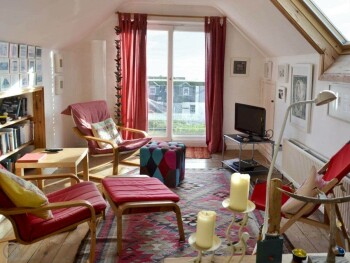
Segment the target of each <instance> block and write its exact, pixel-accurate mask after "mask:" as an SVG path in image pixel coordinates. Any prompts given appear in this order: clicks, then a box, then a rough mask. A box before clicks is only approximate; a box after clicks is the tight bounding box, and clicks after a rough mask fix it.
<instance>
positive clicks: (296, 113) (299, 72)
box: [290, 64, 313, 133]
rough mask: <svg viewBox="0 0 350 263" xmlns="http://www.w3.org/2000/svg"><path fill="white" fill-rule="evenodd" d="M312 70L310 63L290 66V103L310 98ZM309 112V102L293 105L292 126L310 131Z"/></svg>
mask: <svg viewBox="0 0 350 263" xmlns="http://www.w3.org/2000/svg"><path fill="white" fill-rule="evenodd" d="M312 72H313V66H312V64H295V65H293V66H292V74H291V76H292V77H291V80H292V88H291V96H290V97H291V102H290V103H291V104H292V103H295V102H298V101H304V100H311V94H312ZM310 114H311V105H310V104H302V105H295V106H294V107H293V108H292V109H291V118H290V121H291V123H292V124H293V125H294V126H296V127H298V128H299V129H301V130H303V131H305V132H307V133H308V132H309V131H310Z"/></svg>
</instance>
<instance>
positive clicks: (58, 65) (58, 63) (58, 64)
mask: <svg viewBox="0 0 350 263" xmlns="http://www.w3.org/2000/svg"><path fill="white" fill-rule="evenodd" d="M53 58H54V68H55V73H62V72H63V58H62V55H61V54H59V53H55V54H54V57H53Z"/></svg>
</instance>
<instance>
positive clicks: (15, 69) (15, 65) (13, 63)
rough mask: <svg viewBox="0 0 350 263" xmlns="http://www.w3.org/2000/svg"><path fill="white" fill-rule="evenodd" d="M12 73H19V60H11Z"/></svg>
mask: <svg viewBox="0 0 350 263" xmlns="http://www.w3.org/2000/svg"><path fill="white" fill-rule="evenodd" d="M10 73H11V74H14V73H17V74H18V73H19V60H18V58H11V59H10Z"/></svg>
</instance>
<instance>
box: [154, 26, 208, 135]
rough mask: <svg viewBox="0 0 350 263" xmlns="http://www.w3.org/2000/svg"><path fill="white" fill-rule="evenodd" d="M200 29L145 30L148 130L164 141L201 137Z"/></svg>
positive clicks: (202, 64)
mask: <svg viewBox="0 0 350 263" xmlns="http://www.w3.org/2000/svg"><path fill="white" fill-rule="evenodd" d="M204 48H205V43H204V32H203V31H201V30H198V29H197V30H195V31H194V30H193V28H191V29H188V28H184V27H183V26H182V27H181V28H177V27H175V26H171V27H170V26H167V27H165V26H162V27H158V28H156V29H153V28H151V29H149V30H148V31H147V81H148V126H149V127H148V133H149V134H150V136H152V137H153V138H158V139H164V140H180V139H186V138H187V139H198V138H204V136H205V87H204V86H205V85H204V82H205V77H204V71H205V53H204Z"/></svg>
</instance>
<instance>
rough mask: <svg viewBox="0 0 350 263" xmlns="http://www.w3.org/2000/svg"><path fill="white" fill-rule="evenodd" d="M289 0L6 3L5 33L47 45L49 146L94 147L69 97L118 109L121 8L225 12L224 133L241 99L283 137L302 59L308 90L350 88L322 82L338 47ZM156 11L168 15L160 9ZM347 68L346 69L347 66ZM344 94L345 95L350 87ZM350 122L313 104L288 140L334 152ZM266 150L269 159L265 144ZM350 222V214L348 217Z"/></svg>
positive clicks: (183, 14)
mask: <svg viewBox="0 0 350 263" xmlns="http://www.w3.org/2000/svg"><path fill="white" fill-rule="evenodd" d="M280 2H287V3H288V2H291V1H266V0H257V1H244V0H239V1H229V0H222V1H209V0H205V1H196V0H190V1H169V0H163V1H141V0H135V1H134V0H132V1H126V0H114V1H104V2H102V3H101V1H98V0H90V1H88V2H82V1H74V2H73V3H72V2H71V1H63V2H57V3H56V2H52V1H50V2H43V1H36V0H33V1H26V3H22V4H21V6H20V7H19V6H18V5H16V3H14V2H11V1H6V3H3V5H4V8H2V10H1V11H0V12H1V13H2V17H3V19H4V21H6V23H3V24H2V25H1V26H0V27H1V39H0V41H2V42H8V43H19V44H20V43H24V44H27V45H34V46H39V47H41V48H42V70H43V81H42V86H43V87H44V92H45V96H44V104H45V126H46V147H49V148H53V147H85V145H86V144H85V142H84V141H83V140H78V139H77V137H76V136H75V134H74V133H73V131H72V127H73V125H74V124H73V122H72V119H71V118H70V117H67V116H64V115H62V114H61V112H62V111H63V110H64V109H65V108H66V107H67V106H68V105H70V104H73V103H78V102H85V101H92V100H100V99H102V100H106V101H107V104H108V107H109V110H110V112H114V104H115V74H114V72H115V68H116V65H115V60H114V59H115V56H116V48H115V39H116V34H115V31H114V27H115V26H116V25H117V23H118V15H117V12H122V13H145V14H149V18H148V19H149V20H150V21H153V23H160V24H161V23H163V24H168V23H170V22H173V21H174V20H177V23H178V21H180V22H183V23H184V22H191V23H197V24H198V23H200V21H203V19H202V20H201V19H199V18H198V17H204V16H226V17H227V28H226V49H225V62H224V63H225V64H224V98H223V100H224V101H223V111H224V114H223V116H224V117H223V134H231V133H235V130H234V112H235V109H234V106H235V103H245V104H249V105H255V106H261V107H264V108H266V109H267V116H268V120H267V128H268V129H271V130H273V131H274V134H273V137H272V138H273V139H274V140H277V136H278V135H279V132H280V130H281V127H282V124H283V121H284V114H285V111H286V110H287V107H288V106H289V104H290V102H291V93H292V69H295V68H296V67H297V66H298V65H300V64H302V65H307V66H308V67H309V68H311V69H312V71H311V74H310V75H309V77H310V78H311V80H312V81H311V85H310V87H309V89H308V91H309V92H310V97H311V98H315V97H316V95H317V94H318V93H319V92H320V91H323V90H330V89H341V91H343V90H344V89H343V88H344V86H345V91H346V85H347V83H346V82H347V81H346V75H344V77H343V78H338V79H334V78H333V79H328V80H320V78H321V76H322V75H324V74H322V73H324V71H325V68H328V67H329V64H327V63H326V64H325V62H324V60H325V57H326V56H327V55H329V54H328V53H327V52H326V53H327V54H326V55H324V54H320V48H319V47H316V46H315V45H312V44H311V43H310V39H307V38H305V36H304V35H303V34H302V33H300V32H299V31H298V29H297V26H296V25H295V24H293V23H291V22H290V21H289V18H287V17H285V16H284V14H283V12H281V11H280V10H279V8H278V4H280ZM276 3H277V4H276ZM151 14H154V15H167V16H168V17H162V18H160V17H158V16H153V17H152V15H151ZM171 16H175V18H172V17H171ZM188 17H194V18H188ZM37 20H40V22H38V21H37ZM164 21H165V22H164ZM169 21H170V22H169ZM55 54H58V55H59V56H60V57H61V58H62V61H63V71H62V72H61V73H60V74H58V75H60V76H61V77H62V79H63V89H62V90H60V91H59V92H57V91H56V87H55V76H56V75H57V74H55V73H54V72H53V70H52V69H53V63H54V57H55ZM343 57H344V56H343ZM234 61H245V62H247V65H248V66H247V68H246V71H245V74H243V76H239V75H234V74H233V73H232V72H231V71H232V67H233V62H234ZM281 65H287V66H288V67H286V68H287V70H288V71H287V72H288V76H289V78H288V79H287V80H281V78H280V76H279V74H278V73H279V70H280V66H281ZM325 65H326V66H325ZM334 65H336V63H335V64H334ZM330 68H331V69H333V68H332V67H330ZM346 69H347V68H345V70H344V68H343V69H342V70H343V72H344V71H346ZM335 70H337V68H336V69H335ZM331 72H332V71H331ZM333 73H334V71H333ZM335 73H337V71H335ZM271 90H272V92H271ZM280 93H281V95H280V96H279V94H280ZM343 96H344V98H345V99H346V96H347V95H346V93H345V94H344V95H343ZM272 100H273V101H274V103H273V104H272V103H271V101H272ZM344 119H345V120H344ZM349 128H350V124H349V120H348V118H346V116H345V118H344V117H343V116H341V118H339V117H337V116H334V115H333V116H332V114H331V113H330V108H329V106H327V105H326V106H320V107H315V106H314V105H313V106H312V107H310V118H309V120H308V122H307V123H306V124H303V127H299V126H298V125H295V123H293V122H292V121H290V120H288V123H287V125H286V128H285V130H284V134H283V138H286V139H294V140H297V141H299V142H300V143H302V144H304V145H306V146H307V147H308V148H310V149H312V150H313V151H314V152H316V153H319V154H320V155H322V156H323V157H325V158H326V159H329V158H330V157H331V156H333V155H334V153H336V152H337V151H338V150H339V149H340V148H341V147H342V146H343V145H344V144H345V143H346V142H347V141H348V140H349V136H348V131H349ZM182 139H183V140H181V141H183V142H184V143H185V144H186V145H187V146H205V137H204V136H202V137H198V139H196V140H193V139H189V138H182ZM176 140H177V139H176ZM192 144H193V145H192ZM227 147H228V149H230V150H232V149H237V146H236V145H235V144H234V143H228V145H227ZM282 152H283V146H282V151H280V152H279V154H278V156H277V160H276V164H275V166H276V168H277V169H280V168H281V167H282ZM261 154H262V155H263V156H265V157H266V158H269V159H270V153H269V152H266V151H265V148H263V149H262V150H261ZM270 160H271V159H270ZM345 220H346V221H349V219H348V218H345Z"/></svg>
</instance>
